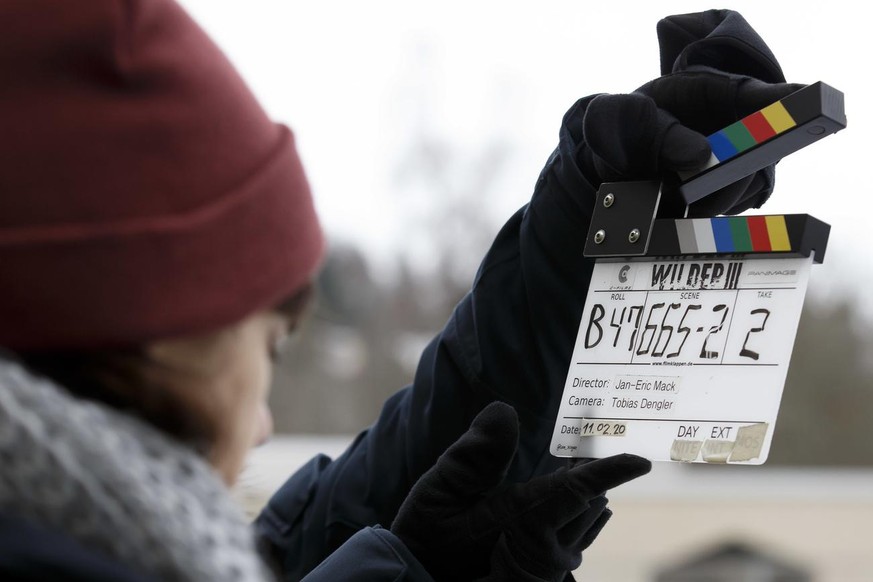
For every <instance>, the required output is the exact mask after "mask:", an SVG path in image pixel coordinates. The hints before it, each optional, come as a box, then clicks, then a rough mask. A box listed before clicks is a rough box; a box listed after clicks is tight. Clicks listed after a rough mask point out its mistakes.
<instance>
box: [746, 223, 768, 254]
mask: <svg viewBox="0 0 873 582" xmlns="http://www.w3.org/2000/svg"><path fill="white" fill-rule="evenodd" d="M746 220H747V221H748V224H749V236H751V238H752V248H753V249H754V250H755V251H769V250H772V249H771V248H770V234H769V233H768V232H767V220H766V219H765V218H764V217H763V216H747V217H746Z"/></svg>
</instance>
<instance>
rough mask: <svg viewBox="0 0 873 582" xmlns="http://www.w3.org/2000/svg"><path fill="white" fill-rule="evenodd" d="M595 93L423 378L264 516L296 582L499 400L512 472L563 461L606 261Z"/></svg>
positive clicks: (428, 353)
mask: <svg viewBox="0 0 873 582" xmlns="http://www.w3.org/2000/svg"><path fill="white" fill-rule="evenodd" d="M590 99H591V98H585V99H582V100H580V101H578V102H577V103H576V104H575V105H574V106H573V107H572V108H571V109H570V111H569V112H568V113H567V115H566V116H565V117H564V122H563V124H562V127H561V130H560V142H559V145H558V148H557V149H556V150H555V152H554V153H553V154H552V156H551V157H550V158H549V160H548V162H547V164H546V166H545V168H544V170H543V171H542V173H541V175H540V177H539V179H538V180H537V184H536V187H535V190H534V194H533V197H532V199H531V202H530V203H529V204H528V205H526V206H525V207H523V208H522V209H521V210H519V211H518V212H517V213H516V214H515V215H514V216H512V217H511V218H510V219H509V221H508V222H507V223H506V224H505V226H504V227H503V228H502V229H501V231H500V233H499V234H498V235H497V238H496V240H495V242H494V244H493V246H492V247H491V249H490V250H489V252H488V253H487V255H486V256H485V259H484V261H483V262H482V264H481V266H480V269H479V272H478V273H477V275H476V278H475V280H474V283H473V287H472V289H471V291H470V292H469V293H468V294H467V296H466V297H465V298H464V299H463V300H462V301H461V302H460V303H459V304H458V306H457V307H456V308H455V310H454V312H453V313H452V315H451V317H450V318H449V321H448V323H447V324H446V326H445V328H444V329H443V330H442V332H441V333H440V334H439V335H437V336H436V338H435V339H434V340H433V341H432V342H431V343H430V345H429V346H428V347H427V348H426V350H425V351H424V353H423V355H422V357H421V360H420V362H419V365H418V369H417V371H416V374H415V379H414V381H413V384H412V385H411V386H409V387H407V388H405V389H403V390H401V391H400V392H398V393H397V394H395V395H394V396H393V397H391V398H389V399H388V400H387V401H386V403H385V405H384V407H383V409H382V412H381V414H380V416H379V418H378V420H377V421H376V423H375V424H373V425H372V426H371V427H370V428H369V429H367V430H365V431H364V432H362V433H361V434H359V435H358V437H357V438H356V439H355V441H354V442H353V443H352V444H351V446H350V447H349V448H348V450H346V451H345V453H343V454H342V455H341V456H340V457H339V458H337V459H336V460H335V461H331V460H330V459H328V458H327V457H325V456H319V457H316V458H315V459H313V460H312V461H311V462H310V463H309V464H307V465H306V466H304V467H303V468H302V469H301V470H300V471H299V472H298V473H296V474H295V475H293V476H292V477H291V478H290V479H289V480H288V481H287V482H286V483H285V485H284V486H283V487H282V488H281V489H280V490H279V491H278V492H277V493H276V495H275V496H274V497H273V498H272V499H271V500H270V502H269V503H268V505H267V507H266V508H265V509H264V511H263V512H262V514H261V515H260V516H259V517H258V519H257V520H256V522H255V528H256V531H257V534H258V535H259V536H260V538H261V542H262V544H263V545H264V546H266V547H268V548H270V551H271V552H272V553H273V556H274V557H275V558H276V559H277V560H278V562H279V563H280V564H281V565H282V570H283V572H284V574H285V579H286V580H298V579H300V578H301V577H302V576H303V575H304V574H306V572H308V571H310V570H311V569H312V568H314V567H315V566H316V565H317V564H318V563H319V562H321V561H322V560H323V559H325V557H326V556H328V555H329V554H330V553H331V552H332V551H333V550H334V549H335V548H337V547H339V546H340V545H341V544H342V543H343V542H345V541H346V540H347V539H348V538H349V537H350V536H352V535H353V534H354V533H355V532H356V531H358V530H360V529H362V528H364V527H366V526H370V525H374V524H382V525H384V526H386V527H387V526H389V525H390V524H391V522H392V521H393V518H394V515H395V513H396V511H397V509H398V507H399V506H400V504H401V502H402V501H403V499H404V498H405V497H406V494H407V492H408V491H409V489H410V488H411V486H412V485H413V484H414V483H415V481H416V480H417V479H418V477H419V476H420V475H421V474H422V473H424V472H425V471H426V470H427V469H429V468H430V467H431V466H432V465H433V463H434V461H435V460H436V459H437V457H439V455H440V454H441V453H442V452H443V451H444V450H445V449H446V448H447V447H448V446H449V445H450V444H451V443H452V442H454V441H455V440H456V439H457V438H458V437H459V436H460V435H461V434H462V433H463V432H464V431H465V430H466V429H467V428H468V426H469V424H470V422H471V421H472V419H473V417H474V416H475V415H476V414H477V413H478V412H479V411H480V410H481V409H482V408H483V407H484V406H485V405H486V404H488V403H489V402H491V401H494V400H502V401H504V402H508V403H509V404H511V405H512V406H513V407H515V409H516V410H517V412H518V414H519V419H520V423H521V427H520V428H521V439H520V444H519V452H518V455H517V457H516V459H515V461H514V463H513V466H512V467H511V469H510V474H509V478H510V479H513V480H516V481H523V480H527V479H529V478H531V477H532V476H535V475H537V474H543V473H545V472H550V471H552V470H554V469H555V468H556V467H557V466H558V465H559V464H561V463H562V461H559V460H558V459H556V458H554V457H552V456H551V455H550V454H549V451H548V447H549V443H550V441H551V435H552V430H553V427H554V422H555V417H556V415H557V411H558V400H559V399H560V396H561V393H562V391H563V386H564V381H565V379H566V374H567V369H568V365H569V360H570V356H571V354H572V350H573V346H574V342H575V339H576V331H577V327H578V324H579V320H580V318H581V315H582V309H583V303H584V300H585V296H586V292H587V288H588V283H589V281H590V276H591V269H592V263H591V262H590V261H587V260H585V259H584V258H583V256H582V249H583V247H584V240H585V236H586V234H587V230H588V223H589V221H590V212H591V208H592V205H593V203H594V196H595V191H596V188H597V181H596V178H595V179H592V177H590V176H586V175H585V174H584V173H583V171H582V170H580V166H579V164H578V163H577V160H580V159H584V157H585V156H586V155H587V151H586V146H585V144H584V142H583V141H582V140H581V133H582V132H581V119H582V113H583V112H584V110H585V108H586V107H587V104H588V103H589V101H590ZM588 167H590V166H588Z"/></svg>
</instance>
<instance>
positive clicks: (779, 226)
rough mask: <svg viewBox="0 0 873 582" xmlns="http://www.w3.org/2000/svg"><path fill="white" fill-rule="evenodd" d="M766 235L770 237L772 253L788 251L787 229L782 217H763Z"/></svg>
mask: <svg viewBox="0 0 873 582" xmlns="http://www.w3.org/2000/svg"><path fill="white" fill-rule="evenodd" d="M764 219H765V220H766V221H767V234H769V235H770V249H771V250H774V251H790V250H791V241H789V240H788V229H787V228H786V227H785V217H784V216H765V217H764Z"/></svg>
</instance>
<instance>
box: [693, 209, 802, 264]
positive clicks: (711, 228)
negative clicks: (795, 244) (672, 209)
mask: <svg viewBox="0 0 873 582" xmlns="http://www.w3.org/2000/svg"><path fill="white" fill-rule="evenodd" d="M676 235H677V237H678V239H679V251H680V252H681V253H682V254H683V255H684V254H689V255H695V254H701V253H750V252H755V253H761V252H786V251H791V250H792V249H791V242H790V241H789V239H788V228H787V227H786V225H785V217H784V216H782V215H777V216H731V217H719V218H692V219H680V220H676Z"/></svg>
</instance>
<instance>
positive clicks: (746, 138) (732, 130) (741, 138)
mask: <svg viewBox="0 0 873 582" xmlns="http://www.w3.org/2000/svg"><path fill="white" fill-rule="evenodd" d="M722 132H724V134H725V135H726V136H727V137H728V139H729V140H730V141H731V143H732V144H733V145H734V147H735V148H737V151H738V152H742V151H744V150H747V149H749V148H750V147H752V146H756V145H758V142H756V141H755V138H754V137H752V134H751V133H749V130H748V128H746V126H745V125H743V122H742V121H737V122H736V123H732V124H730V125H728V126H727V127H726V128H724V129H723V130H722Z"/></svg>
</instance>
